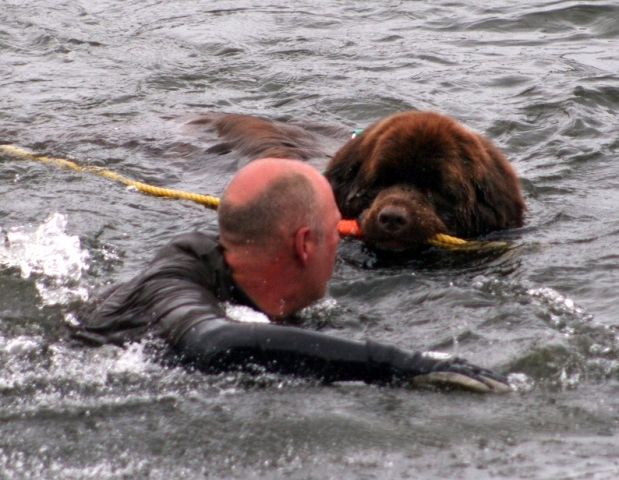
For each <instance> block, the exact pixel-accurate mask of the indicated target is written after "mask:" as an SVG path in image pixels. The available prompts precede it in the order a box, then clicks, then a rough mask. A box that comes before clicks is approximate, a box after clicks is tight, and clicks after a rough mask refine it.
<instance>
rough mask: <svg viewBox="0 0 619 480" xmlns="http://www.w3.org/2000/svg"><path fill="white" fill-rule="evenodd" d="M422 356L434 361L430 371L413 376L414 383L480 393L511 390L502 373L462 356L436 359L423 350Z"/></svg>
mask: <svg viewBox="0 0 619 480" xmlns="http://www.w3.org/2000/svg"><path fill="white" fill-rule="evenodd" d="M439 355H441V354H439ZM422 356H423V357H424V360H426V361H428V360H430V361H435V362H436V363H435V364H434V365H433V366H431V367H430V370H431V371H430V372H428V373H424V374H421V375H416V376H415V377H413V383H414V384H417V385H419V384H439V385H446V386H455V387H461V388H466V389H467V390H473V391H475V392H480V393H490V392H494V393H506V392H510V391H512V388H511V387H510V386H509V383H508V382H507V378H505V377H504V376H503V375H499V374H498V373H495V372H493V371H492V370H488V369H486V368H481V367H478V366H476V365H472V364H470V363H469V362H467V361H466V360H464V359H462V358H458V357H453V358H447V359H436V357H437V355H436V354H434V353H433V352H425V353H423V354H422Z"/></svg>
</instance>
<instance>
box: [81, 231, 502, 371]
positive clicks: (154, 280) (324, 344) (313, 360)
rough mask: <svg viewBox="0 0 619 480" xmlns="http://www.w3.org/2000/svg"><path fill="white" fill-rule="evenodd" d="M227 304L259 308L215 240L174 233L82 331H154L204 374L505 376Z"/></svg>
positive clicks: (109, 339) (119, 337)
mask: <svg viewBox="0 0 619 480" xmlns="http://www.w3.org/2000/svg"><path fill="white" fill-rule="evenodd" d="M222 302H230V303H232V304H239V305H246V306H248V307H251V308H253V309H255V310H259V309H258V308H257V307H256V306H255V305H254V304H253V302H252V301H251V300H250V299H249V298H248V297H247V296H246V295H245V294H244V293H243V291H241V289H240V288H239V287H238V286H237V285H236V284H235V283H234V281H233V279H232V275H231V272H230V269H229V267H228V266H227V265H226V263H225V261H224V257H223V252H222V249H221V246H220V245H219V243H218V242H217V240H216V238H214V237H211V236H208V235H205V234H203V233H199V232H194V233H187V234H183V235H179V236H177V237H176V238H174V239H173V240H172V241H171V242H170V243H169V244H168V245H167V246H166V247H164V248H163V249H162V250H161V251H160V252H159V254H158V255H157V256H156V257H155V258H154V260H153V261H152V262H151V263H150V265H149V266H148V267H147V268H146V269H145V270H144V271H143V272H142V273H140V274H139V275H138V276H137V277H135V278H134V279H133V280H130V281H129V282H127V283H124V284H121V285H119V286H117V287H115V288H114V289H113V290H112V291H111V293H108V294H107V296H105V297H104V298H103V299H102V303H101V304H100V305H98V307H97V308H96V309H95V310H94V312H93V313H92V314H91V315H90V318H89V319H88V320H87V322H86V325H85V326H84V327H83V328H82V329H81V331H80V332H78V334H77V336H79V337H81V338H86V339H89V340H91V341H94V342H97V343H118V344H122V343H125V342H127V341H131V340H136V339H139V338H142V337H144V336H145V335H147V334H154V335H157V336H160V337H162V338H164V339H165V340H167V342H168V343H169V345H170V346H171V347H172V349H173V350H174V351H175V352H176V353H178V354H179V355H180V357H181V358H182V359H183V360H184V361H185V362H190V363H191V364H193V365H195V366H196V367H197V368H199V369H201V370H203V371H206V372H221V371H225V370H229V369H238V368H244V367H246V366H249V365H259V366H262V367H264V368H265V369H266V370H267V371H270V372H278V373H285V374H293V375H299V376H304V377H313V378H318V379H322V380H324V381H343V380H362V381H365V382H368V383H388V382H392V381H404V380H408V379H411V378H412V377H414V376H416V375H422V374H426V373H430V372H452V373H461V374H463V375H465V376H468V377H473V378H479V376H480V375H481V376H484V377H488V378H494V379H497V380H499V381H503V380H504V379H503V378H502V377H501V376H499V375H496V374H494V373H493V372H490V371H488V370H485V369H480V368H478V367H475V366H473V365H470V364H468V363H467V362H466V361H464V360H461V359H450V360H446V361H439V360H436V359H433V358H428V357H426V356H424V355H423V354H421V353H419V352H417V353H413V352H409V351H406V350H402V349H399V348H397V347H395V346H393V345H387V344H382V343H378V342H374V341H371V340H368V341H365V342H360V341H354V340H348V339H344V338H340V337H336V336H331V335H328V334H323V333H319V332H315V331H309V330H305V329H302V328H299V327H293V326H283V325H277V324H267V323H264V324H259V323H252V324H249V323H239V322H235V321H231V320H229V319H226V317H225V314H224V311H223V308H222V305H221V304H222Z"/></svg>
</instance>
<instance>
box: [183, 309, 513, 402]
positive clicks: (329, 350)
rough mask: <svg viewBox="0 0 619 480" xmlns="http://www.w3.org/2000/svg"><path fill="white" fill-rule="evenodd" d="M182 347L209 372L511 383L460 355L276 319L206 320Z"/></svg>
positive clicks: (492, 386)
mask: <svg viewBox="0 0 619 480" xmlns="http://www.w3.org/2000/svg"><path fill="white" fill-rule="evenodd" d="M176 350H177V352H178V353H179V354H180V355H181V357H182V358H183V359H184V360H185V361H187V362H190V363H191V364H192V365H195V366H196V367H197V368H199V369H200V370H202V371H205V372H221V371H226V370H234V369H239V368H247V367H253V368H255V366H258V367H261V368H263V369H265V370H266V371H268V372H275V373H283V374H292V375H298V376H302V377H313V378H317V379H320V380H323V381H325V382H334V381H351V380H358V381H364V382H366V383H379V384H386V383H395V384H399V383H403V382H413V383H436V382H440V383H451V384H456V385H459V386H464V387H466V388H471V389H473V390H479V391H490V390H502V387H505V389H508V387H506V384H507V382H506V379H505V378H504V377H503V376H501V375H499V374H496V373H494V372H492V371H490V370H486V369H483V368H480V367H477V366H475V365H471V364H469V363H468V362H466V361H465V360H462V359H459V358H452V359H448V360H437V359H434V358H431V357H429V356H426V355H424V354H423V353H421V352H410V351H406V350H403V349H400V348H397V347H396V346H394V345H388V344H383V343H379V342H374V341H365V342H359V341H355V340H348V339H344V338H340V337H336V336H332V335H327V334H322V333H319V332H312V331H307V330H302V329H300V328H296V327H285V326H279V325H272V324H271V325H265V324H237V323H235V322H229V321H226V320H215V321H205V322H200V323H198V324H196V325H194V326H193V327H191V329H189V331H187V332H186V333H185V335H183V336H182V338H181V339H180V341H179V342H178V344H177V346H176Z"/></svg>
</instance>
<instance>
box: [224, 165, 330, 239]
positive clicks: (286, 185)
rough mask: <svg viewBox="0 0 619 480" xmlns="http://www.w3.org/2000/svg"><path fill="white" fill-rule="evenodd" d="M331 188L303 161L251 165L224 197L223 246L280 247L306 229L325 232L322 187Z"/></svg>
mask: <svg viewBox="0 0 619 480" xmlns="http://www.w3.org/2000/svg"><path fill="white" fill-rule="evenodd" d="M325 184H326V185H327V186H328V183H327V182H326V180H325V179H324V178H323V177H322V175H320V173H319V172H318V171H317V170H316V169H315V168H314V167H312V166H310V165H307V164H305V163H303V162H300V161H297V160H284V159H272V158H267V159H261V160H256V161H254V162H251V163H249V164H248V165H246V166H245V167H244V168H242V169H241V170H240V171H239V172H238V173H237V174H236V176H235V177H234V178H233V179H232V181H231V182H230V184H229V185H228V187H227V188H226V190H225V192H224V194H223V197H222V199H221V202H220V205H219V228H220V234H221V239H222V243H223V244H224V246H232V245H249V244H254V245H256V246H260V247H262V248H268V247H277V246H278V245H279V243H280V241H281V240H282V239H283V238H284V237H285V236H286V235H288V234H289V233H293V232H294V231H296V230H297V229H298V228H300V227H301V226H303V225H307V226H310V228H312V230H314V231H316V230H320V228H319V227H320V218H319V215H320V205H319V201H320V197H319V192H318V189H320V188H325Z"/></svg>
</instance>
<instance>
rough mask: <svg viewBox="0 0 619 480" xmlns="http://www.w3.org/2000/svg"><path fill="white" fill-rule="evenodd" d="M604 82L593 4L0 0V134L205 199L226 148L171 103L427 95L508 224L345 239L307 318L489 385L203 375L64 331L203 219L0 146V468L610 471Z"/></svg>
mask: <svg viewBox="0 0 619 480" xmlns="http://www.w3.org/2000/svg"><path fill="white" fill-rule="evenodd" d="M473 4H475V5H473ZM618 72H619V5H617V4H616V3H613V2H610V1H607V2H604V1H595V0H592V1H589V2H575V1H561V0H558V1H545V2H544V1H540V0H524V1H520V2H515V1H504V0H495V1H483V0H482V1H481V2H452V1H442V0H434V1H395V0H394V1H381V2H378V1H364V0H354V1H353V0H341V1H316V0H314V1H307V0H299V1H295V2H274V1H271V2H257V1H251V0H237V1H235V2H231V1H223V0H221V1H219V0H201V1H198V0H193V1H191V0H183V1H171V0H170V1H164V0H124V1H119V0H109V1H101V0H100V1H96V2H95V1H89V0H81V1H80V0H65V1H62V0H39V1H32V0H3V1H2V2H1V8H0V142H2V143H9V144H13V145H18V146H21V147H26V148H29V149H32V150H33V151H35V152H38V153H42V154H47V155H53V156H57V157H63V158H72V159H74V160H76V161H77V162H79V163H82V164H88V165H96V166H105V167H107V168H110V169H112V170H115V171H118V172H119V173H122V174H124V175H127V176H129V177H131V178H135V179H138V180H142V181H144V182H147V183H152V184H155V185H160V186H165V187H169V188H178V189H183V190H189V191H197V192H202V193H211V194H214V195H220V194H221V191H222V189H223V187H224V186H225V185H226V183H227V182H228V181H229V179H230V178H231V176H232V175H233V174H234V172H235V171H236V169H237V164H238V162H239V159H235V158H234V156H224V157H217V156H213V155H208V154H206V153H205V151H206V150H207V149H208V147H209V146H211V145H212V144H213V141H214V139H213V138H212V137H209V136H208V135H205V134H203V133H200V132H196V131H194V130H190V129H187V128H185V127H184V125H185V123H186V121H185V120H186V119H187V118H188V116H191V115H192V114H196V113H201V112H236V113H248V114H253V115H262V116H266V117H268V118H273V119H278V120H283V121H289V120H309V121H315V122H325V123H329V124H333V125H343V126H346V127H348V128H350V129H351V130H352V129H353V128H363V127H365V126H367V125H369V124H371V123H372V122H374V121H376V120H378V119H379V118H381V117H383V116H385V115H388V114H390V113H393V112H396V111H402V110H407V109H433V110H438V111H441V112H443V113H446V114H449V115H452V116H454V117H455V118H457V119H458V120H460V121H461V122H462V123H464V124H465V125H467V126H469V127H471V128H473V129H475V130H477V131H479V132H481V133H483V134H485V135H487V136H488V137H490V138H491V139H493V141H495V142H496V143H497V145H499V146H500V147H501V148H502V149H503V150H504V152H505V153H506V155H507V156H508V158H509V159H510V160H511V161H512V163H513V165H514V166H515V168H516V170H517V172H518V174H519V176H520V177H521V179H522V185H523V189H524V194H525V197H526V201H527V205H528V215H527V224H526V226H525V227H524V228H521V229H518V230H514V231H511V232H508V233H506V234H501V235H498V236H497V238H501V239H507V240H509V241H510V242H511V247H510V248H509V249H508V250H507V251H503V252H499V253H493V254H464V253H448V252H439V251H432V252H429V253H428V254H427V255H424V256H421V257H417V258H399V259H395V260H394V259H383V258H381V257H378V256H376V255H375V253H373V252H371V251H368V250H366V249H364V247H363V246H362V245H360V244H359V243H358V242H355V241H344V242H343V243H342V244H341V246H340V248H339V256H338V262H337V265H336V271H335V274H334V277H333V280H332V282H331V284H330V289H329V293H328V295H327V298H326V299H325V300H324V301H323V302H321V303H320V304H318V305H317V306H315V307H314V308H312V309H310V310H309V311H307V312H305V313H304V315H305V317H306V322H307V324H308V326H309V327H312V328H320V329H321V330H322V331H325V332H329V333H331V334H334V335H342V336H345V337H348V338H373V339H376V340H380V341H385V342H393V343H396V344H398V345H400V346H401V347H404V348H409V349H420V350H437V351H442V352H449V353H453V354H456V355H460V356H463V357H465V358H468V359H469V360H471V361H472V362H475V363H478V364H482V365H484V366H487V367H491V368H494V369H497V370H498V371H501V372H503V373H505V374H510V379H511V380H512V382H513V384H514V387H515V390H516V391H515V392H514V393H512V394H508V395H502V396H496V395H489V396H483V395H477V394H472V393H468V392H462V391H440V390H439V391H435V390H424V389H411V388H401V389H396V388H378V387H371V386H366V385H361V384H336V385H332V386H324V385H320V384H315V383H312V382H305V381H299V380H292V379H289V378H284V377H277V376H263V377H258V378H251V377H246V376H242V375H220V376H205V375H202V374H199V373H193V372H190V371H187V370H183V369H180V368H177V367H173V366H166V365H164V364H162V363H161V362H160V361H159V358H160V356H159V354H158V352H159V350H160V346H158V345H153V344H146V345H142V344H137V345H132V346H130V347H129V348H127V349H125V350H123V349H119V348H116V347H104V348H100V349H92V348H84V347H83V346H81V345H79V344H76V343H74V342H72V341H70V340H69V339H68V337H67V328H66V325H67V324H74V323H75V322H78V321H79V319H78V318H77V317H76V315H75V312H76V311H77V310H79V308H80V306H82V305H84V303H85V302H88V300H89V298H92V297H93V296H94V295H95V294H96V291H97V290H98V288H100V287H102V286H104V285H107V284H109V283H112V282H116V281H121V280H126V279H128V278H130V277H131V276H132V275H133V274H134V273H135V272H136V271H137V270H138V269H140V268H141V267H142V266H143V265H144V263H145V262H146V261H147V260H148V259H149V258H151V256H152V255H153V254H154V252H156V251H157V249H158V248H160V247H161V246H162V245H163V244H164V243H165V242H166V241H167V240H169V239H170V238H171V237H172V236H173V235H175V234H177V233H179V232H182V231H187V230H193V229H212V228H213V227H214V223H215V215H214V213H213V212H211V211H208V210H205V209H204V208H202V207H198V206H196V205H194V204H191V203H189V202H184V201H175V200H166V199H161V198H156V197H150V196H147V195H144V194H141V193H138V192H136V191H133V190H131V189H127V188H125V187H124V186H121V185H119V184H116V183H113V182H111V181H109V180H107V179H105V178H102V177H97V176H93V175H88V174H83V173H77V172H73V171H70V170H63V169H59V168H56V167H53V166H49V165H46V164H42V163H39V162H34V161H27V160H16V159H13V158H9V157H7V156H0V180H1V181H0V227H1V229H2V231H1V232H0V235H1V237H3V238H5V240H4V242H3V243H0V478H76V479H77V478H97V479H99V478H153V479H168V478H204V477H208V478H243V479H244V478H260V479H272V478H275V479H277V478H282V479H283V478H294V479H323V478H336V479H373V478H376V479H389V478H392V479H400V478H424V479H426V478H427V479H433V478H457V479H480V478H482V479H483V478H528V479H530V478H535V479H537V478H544V479H585V478H586V479H591V478H592V479H598V480H599V479H611V478H618V477H619V436H618V434H619V399H618V398H617V397H618V394H619V382H618V379H619V331H618V329H619V319H618V318H617V313H618V312H619V298H617V295H616V292H617V291H618V287H619V191H618V188H617V187H619V163H617V156H618V155H619V136H618V133H617V132H618V131H619V116H618V111H619V75H618Z"/></svg>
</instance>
